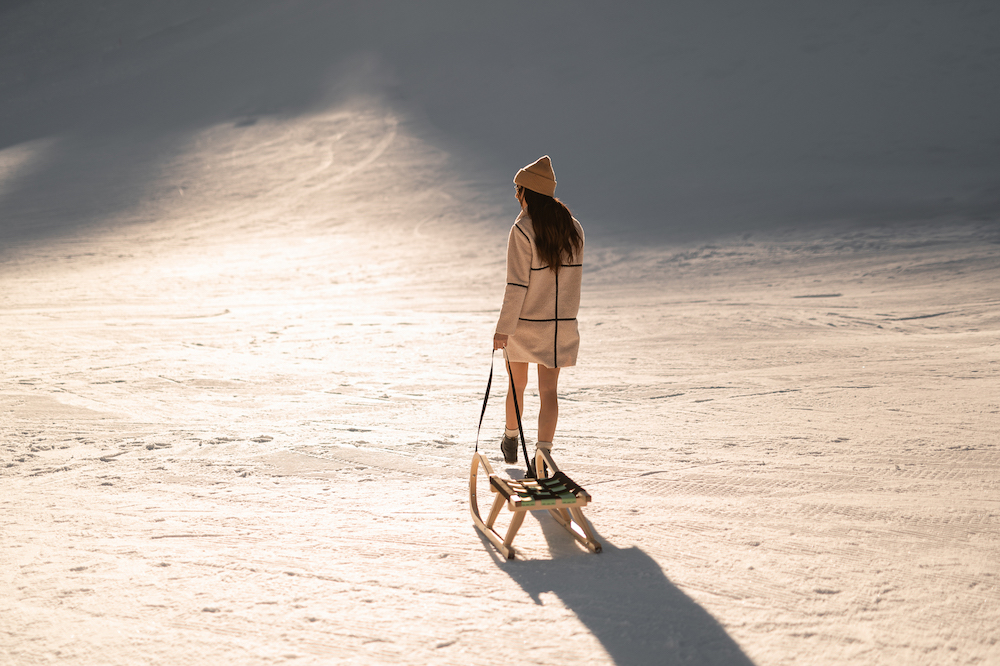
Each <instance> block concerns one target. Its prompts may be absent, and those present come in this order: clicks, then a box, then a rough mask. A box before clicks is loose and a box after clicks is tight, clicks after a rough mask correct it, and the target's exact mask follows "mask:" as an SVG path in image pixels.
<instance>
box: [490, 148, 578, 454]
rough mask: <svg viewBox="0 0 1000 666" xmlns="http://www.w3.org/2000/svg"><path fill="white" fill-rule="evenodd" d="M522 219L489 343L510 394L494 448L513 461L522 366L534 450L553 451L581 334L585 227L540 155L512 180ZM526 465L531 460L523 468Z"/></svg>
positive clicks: (511, 241)
mask: <svg viewBox="0 0 1000 666" xmlns="http://www.w3.org/2000/svg"><path fill="white" fill-rule="evenodd" d="M514 190H515V196H516V197H517V200H518V201H519V202H520V203H521V214H520V215H518V216H517V219H516V220H515V221H514V226H513V227H511V230H510V236H509V237H508V239H507V287H506V289H505V290H504V296H503V306H502V307H501V309H500V319H499V321H498V322H497V327H496V333H495V334H494V336H493V350H494V351H496V350H497V349H506V352H507V359H508V360H509V361H510V374H511V384H512V386H513V391H511V390H510V389H508V392H507V423H506V426H507V427H506V431H505V432H504V437H503V440H502V441H501V443H500V449H501V450H502V451H503V457H504V460H505V461H506V462H508V463H516V462H517V435H518V429H517V415H516V412H515V411H514V395H515V392H516V394H517V404H518V405H519V406H520V409H521V411H522V413H523V410H524V387H525V385H526V384H527V383H528V363H536V364H537V365H538V395H539V399H540V402H541V404H540V405H539V410H538V444H537V446H538V448H542V449H551V448H552V440H553V438H554V436H555V432H556V421H557V420H558V419H559V403H558V395H557V388H558V382H559V370H560V369H561V368H564V367H567V366H571V365H576V354H577V350H578V349H579V347H580V333H579V330H578V328H577V322H576V314H577V311H578V310H579V309H580V279H581V276H582V273H583V227H581V226H580V223H579V222H577V221H576V219H574V218H573V215H572V214H571V213H570V212H569V209H568V208H566V206H564V205H563V203H562V202H561V201H559V200H558V199H556V198H555V196H554V195H555V191H556V177H555V173H554V172H553V171H552V162H551V160H550V159H549V156H548V155H546V156H544V157H542V158H540V159H538V160H537V161H536V162H534V163H532V164H529V165H528V166H526V167H524V168H523V169H521V170H520V171H518V172H517V175H516V176H514ZM526 462H529V463H530V461H526Z"/></svg>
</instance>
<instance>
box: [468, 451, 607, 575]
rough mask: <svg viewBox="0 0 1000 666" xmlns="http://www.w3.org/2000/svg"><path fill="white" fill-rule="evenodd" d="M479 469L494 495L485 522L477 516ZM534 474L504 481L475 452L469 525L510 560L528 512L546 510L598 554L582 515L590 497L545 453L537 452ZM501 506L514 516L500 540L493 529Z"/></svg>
mask: <svg viewBox="0 0 1000 666" xmlns="http://www.w3.org/2000/svg"><path fill="white" fill-rule="evenodd" d="M480 465H481V466H482V467H483V470H484V471H485V473H486V475H487V477H488V478H489V483H490V490H491V491H493V493H494V494H495V495H496V497H495V498H494V499H493V506H492V507H491V508H490V513H489V515H488V516H487V518H486V520H485V521H484V520H483V518H482V516H481V515H480V513H479V501H478V499H477V497H476V484H477V481H478V478H479V467H480ZM535 470H536V476H537V478H536V479H524V480H522V481H516V480H512V479H504V478H503V477H501V476H499V475H498V474H496V473H495V472H494V471H493V466H492V465H491V464H490V461H489V459H488V458H487V457H486V456H485V455H484V454H482V453H479V452H478V451H477V452H476V453H475V455H473V457H472V467H471V470H470V471H469V508H470V510H471V512H472V521H473V523H475V525H476V527H477V528H478V529H479V531H481V532H482V533H483V534H484V535H485V536H486V538H487V539H489V540H490V543H492V544H493V545H494V546H495V547H496V549H497V550H498V551H500V554H501V555H503V556H504V557H505V558H506V559H508V560H513V559H515V554H516V552H515V550H514V545H513V543H514V537H516V536H517V531H518V530H519V529H520V528H521V524H522V523H523V522H524V517H525V515H526V514H527V513H528V512H529V511H541V510H546V511H548V512H549V514H550V515H551V516H552V517H553V518H554V519H555V521H556V522H557V523H559V524H560V525H562V526H563V527H564V528H566V531H568V532H569V533H570V534H571V535H573V538H575V539H576V540H577V541H579V542H580V543H581V544H583V545H584V546H586V547H587V549H588V550H590V552H592V553H599V552H601V543H600V542H599V541H598V540H597V537H596V536H594V531H593V528H592V527H591V525H590V522H589V521H588V520H587V518H586V517H585V516H584V515H583V507H585V506H587V504H589V503H590V494H589V493H587V491H586V490H584V489H583V488H581V487H580V486H578V485H577V484H576V483H574V482H573V480H572V479H570V478H569V477H568V476H566V475H565V474H564V473H563V472H561V471H560V470H559V467H558V466H557V465H556V463H555V461H554V460H552V454H551V453H549V451H548V450H547V449H538V450H537V451H536V453H535ZM536 488H537V489H538V490H539V491H540V492H539V493H537V494H536V493H533V492H532V491H534V489H536ZM549 488H555V489H556V492H555V493H553V492H546V491H547V490H548V489H549ZM560 491H561V492H560ZM504 505H506V506H507V508H508V509H510V511H511V512H512V513H513V515H512V516H511V519H510V525H509V526H508V527H507V532H506V534H505V535H503V536H501V535H500V533H499V532H498V531H497V530H496V528H494V524H495V523H496V520H497V518H498V517H499V515H500V512H501V510H502V509H503V507H504Z"/></svg>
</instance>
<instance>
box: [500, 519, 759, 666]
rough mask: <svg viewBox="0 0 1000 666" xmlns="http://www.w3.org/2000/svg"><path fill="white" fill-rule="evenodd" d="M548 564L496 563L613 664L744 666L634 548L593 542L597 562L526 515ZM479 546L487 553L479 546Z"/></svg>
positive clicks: (549, 523)
mask: <svg viewBox="0 0 1000 666" xmlns="http://www.w3.org/2000/svg"><path fill="white" fill-rule="evenodd" d="M532 515H534V516H535V517H536V518H537V519H538V520H537V521H530V520H528V521H525V523H526V524H525V525H524V526H523V527H522V530H523V529H532V528H533V527H534V526H533V525H532V524H531V523H532V522H537V523H539V524H540V525H541V529H542V531H543V533H544V535H545V538H546V540H547V541H548V543H549V548H550V550H551V551H552V554H553V556H554V557H553V559H546V560H528V561H522V560H512V561H504V560H502V559H500V558H499V556H498V558H497V559H498V562H501V564H500V566H501V567H502V568H503V570H504V571H506V572H507V574H509V575H510V577H511V578H513V579H514V580H515V581H516V582H517V583H518V584H519V585H520V586H521V587H522V588H523V589H524V591H525V592H527V593H528V594H529V595H530V596H531V598H532V599H534V600H535V603H537V604H541V603H542V601H541V594H542V593H544V592H550V593H553V594H555V595H556V596H558V597H559V599H560V600H562V602H563V604H565V606H566V607H567V608H569V609H570V610H572V611H573V612H574V613H575V614H576V616H577V617H578V618H579V619H580V621H581V622H583V624H584V625H585V626H586V627H587V629H589V630H590V632H591V633H592V634H593V635H594V636H595V637H596V638H597V639H598V640H599V641H600V642H601V644H602V645H603V646H604V649H605V650H607V652H608V654H609V655H611V658H612V659H613V660H614V662H615V663H616V664H620V665H623V666H624V665H625V664H629V665H631V664H662V665H669V664H698V665H699V666H713V665H717V666H739V665H740V664H748V665H751V666H752V664H753V662H752V661H751V660H750V658H749V657H747V656H746V655H745V654H744V653H743V651H742V650H741V649H740V647H739V646H738V645H737V644H736V642H735V641H734V640H733V639H732V638H730V636H729V634H727V633H726V631H725V629H723V628H722V626H721V625H719V623H718V622H717V621H716V620H715V618H713V617H712V616H711V615H709V614H708V612H706V611H705V610H704V609H703V608H702V607H701V606H699V605H698V604H697V603H695V602H694V601H693V600H692V599H691V598H690V597H688V596H687V595H686V594H684V592H682V591H681V590H680V589H678V588H677V587H676V586H675V585H674V584H673V583H671V582H670V580H669V579H668V578H667V577H666V575H664V573H663V570H662V569H661V568H660V565H659V564H657V563H656V561H655V560H653V558H651V557H650V556H649V555H647V554H646V553H644V552H643V551H642V550H641V549H639V548H636V547H632V548H618V547H616V546H614V545H613V544H611V543H609V542H607V541H606V540H605V539H603V538H601V537H600V536H598V539H599V540H600V541H601V543H602V545H603V552H602V553H601V554H599V555H590V554H588V553H585V552H584V551H583V550H582V548H581V547H580V546H578V545H577V543H576V542H575V541H574V540H573V538H572V537H571V536H570V535H569V534H567V533H566V531H565V530H564V529H563V528H562V527H561V526H560V525H559V524H558V523H556V521H555V520H553V519H552V517H551V516H549V515H548V514H547V513H545V512H541V511H539V512H537V514H536V513H535V512H532ZM483 541H484V544H485V545H486V546H487V547H488V548H490V550H491V551H492V552H494V553H495V551H494V550H493V548H492V545H491V544H490V543H489V542H488V541H486V540H485V539H483Z"/></svg>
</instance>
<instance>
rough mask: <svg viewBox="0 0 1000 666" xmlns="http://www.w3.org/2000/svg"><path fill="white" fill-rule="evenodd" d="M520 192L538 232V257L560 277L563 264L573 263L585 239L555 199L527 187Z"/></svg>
mask: <svg viewBox="0 0 1000 666" xmlns="http://www.w3.org/2000/svg"><path fill="white" fill-rule="evenodd" d="M519 187H520V186H519ZM520 192H521V194H522V196H523V197H524V204H525V207H526V208H527V209H528V217H530V218H531V224H532V226H533V227H534V228H535V247H537V248H538V254H539V256H540V257H541V259H542V261H543V262H544V263H545V264H547V265H548V267H549V268H551V269H552V270H553V271H555V272H556V273H558V272H559V269H560V268H562V265H563V262H564V260H565V261H570V262H571V261H573V257H575V256H577V255H578V254H579V253H580V250H581V249H582V248H583V237H582V236H581V235H580V232H579V231H578V230H577V228H576V225H575V224H574V223H573V214H572V213H570V212H569V208H567V207H566V205H565V204H564V203H563V202H561V201H559V199H556V198H555V197H550V196H548V195H547V194H540V193H538V192H535V191H534V190H529V189H528V188H526V187H520Z"/></svg>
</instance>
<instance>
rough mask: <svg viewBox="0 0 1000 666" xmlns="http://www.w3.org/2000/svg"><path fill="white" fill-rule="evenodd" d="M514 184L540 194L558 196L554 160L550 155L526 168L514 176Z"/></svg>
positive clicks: (540, 158)
mask: <svg viewBox="0 0 1000 666" xmlns="http://www.w3.org/2000/svg"><path fill="white" fill-rule="evenodd" d="M514 184H516V185H520V186H521V187H526V188H528V189H529V190H532V191H534V192H538V193H539V194H547V195H548V196H550V197H554V196H555V195H556V174H555V172H554V171H552V160H550V159H549V156H548V155H545V156H543V157H539V158H538V159H537V160H535V161H534V162H532V163H531V164H529V165H528V166H526V167H524V168H523V169H521V170H520V171H518V172H517V175H516V176H514Z"/></svg>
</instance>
